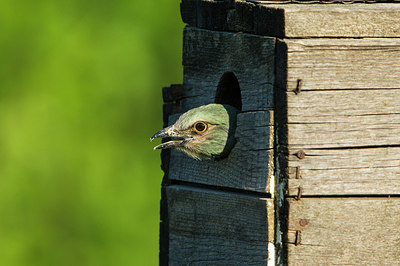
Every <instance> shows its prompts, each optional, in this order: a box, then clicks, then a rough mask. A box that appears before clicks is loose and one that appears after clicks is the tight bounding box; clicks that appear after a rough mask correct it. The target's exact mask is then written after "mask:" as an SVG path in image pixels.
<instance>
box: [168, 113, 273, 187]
mask: <svg viewBox="0 0 400 266" xmlns="http://www.w3.org/2000/svg"><path fill="white" fill-rule="evenodd" d="M178 117H179V116H178V115H175V116H173V117H170V118H171V121H170V124H173V123H174V122H175V121H176V119H177V118H178ZM235 137H236V139H237V143H236V144H235V147H234V148H233V149H232V151H231V153H230V154H229V156H228V157H227V158H225V159H222V160H218V161H216V160H201V161H199V160H195V159H192V158H190V157H189V156H187V155H186V154H184V153H182V152H180V151H178V150H172V151H171V158H170V164H169V179H171V180H180V181H186V182H192V183H200V184H207V185H213V186H219V187H229V188H236V189H244V190H249V191H257V192H270V191H271V189H272V190H273V189H274V188H273V185H272V187H270V183H271V177H272V176H273V172H274V162H273V113H272V112H271V111H270V112H268V111H258V112H245V113H240V114H238V118H237V129H236V133H235Z"/></svg>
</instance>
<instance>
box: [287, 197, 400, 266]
mask: <svg viewBox="0 0 400 266" xmlns="http://www.w3.org/2000/svg"><path fill="white" fill-rule="evenodd" d="M399 221H400V198H303V199H302V200H300V201H296V200H293V199H289V234H288V237H289V239H288V241H289V244H288V260H289V265H336V264H340V265H399V258H400V227H399ZM296 230H299V231H300V232H301V233H300V241H299V242H300V243H299V245H297V246H296V245H294V244H293V243H294V240H295V239H294V237H293V236H294V235H295V234H293V233H294V232H295V231H296Z"/></svg>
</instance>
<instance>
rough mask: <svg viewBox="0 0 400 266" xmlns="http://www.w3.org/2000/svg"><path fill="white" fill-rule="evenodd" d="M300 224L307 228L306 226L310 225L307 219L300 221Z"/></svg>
mask: <svg viewBox="0 0 400 266" xmlns="http://www.w3.org/2000/svg"><path fill="white" fill-rule="evenodd" d="M299 224H300V225H301V226H306V225H308V221H307V220H306V219H300V221H299Z"/></svg>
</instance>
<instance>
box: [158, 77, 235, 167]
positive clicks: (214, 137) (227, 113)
mask: <svg viewBox="0 0 400 266" xmlns="http://www.w3.org/2000/svg"><path fill="white" fill-rule="evenodd" d="M241 108H242V102H241V94H240V87H239V83H238V81H237V78H236V76H235V75H234V73H233V72H231V71H227V72H225V73H224V74H223V75H222V76H221V78H220V81H219V83H218V86H217V93H216V96H215V101H214V103H210V104H207V105H202V106H199V107H196V108H193V109H191V110H189V111H187V112H185V113H183V114H182V115H181V116H180V117H179V118H178V120H177V121H176V122H175V123H174V124H173V125H171V126H168V127H166V128H164V129H162V130H160V131H158V132H157V133H155V134H154V135H153V136H152V137H151V138H150V141H152V140H154V139H156V138H167V137H170V138H172V140H170V141H168V142H164V143H162V144H160V145H158V146H156V147H154V150H158V149H168V148H175V149H178V150H180V151H183V152H184V153H186V154H187V155H189V156H190V157H192V158H194V159H197V160H202V159H216V160H219V159H223V158H225V157H227V156H228V155H229V153H230V151H231V150H232V148H233V147H234V145H235V143H236V140H235V137H234V135H235V130H236V117H237V114H238V113H239V112H240V111H241Z"/></svg>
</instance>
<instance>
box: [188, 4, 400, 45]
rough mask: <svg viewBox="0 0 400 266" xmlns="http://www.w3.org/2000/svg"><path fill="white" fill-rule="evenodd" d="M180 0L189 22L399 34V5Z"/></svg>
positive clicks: (255, 29)
mask: <svg viewBox="0 0 400 266" xmlns="http://www.w3.org/2000/svg"><path fill="white" fill-rule="evenodd" d="M256 2H257V1H252V3H250V2H242V1H209V0H201V1H196V0H182V3H181V13H182V19H183V21H184V22H185V23H188V24H189V25H191V26H195V27H199V28H205V29H213V30H223V31H242V32H248V33H253V34H259V35H266V36H274V37H280V38H284V37H289V38H309V37H349V38H354V37H399V35H400V5H398V4H396V3H374V4H373V5H370V4H349V5H343V4H330V5H327V4H290V5H288V4H274V3H271V2H263V1H258V2H260V4H255V3H256Z"/></svg>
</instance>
